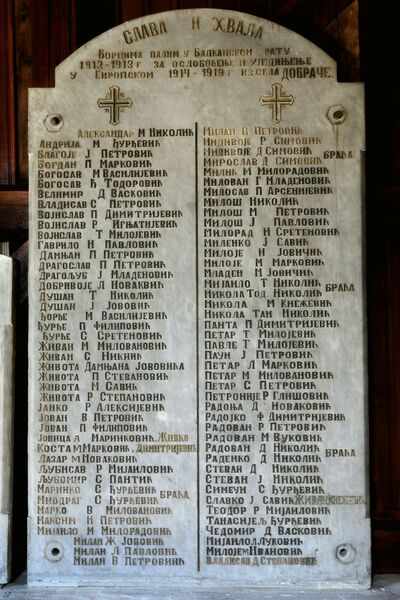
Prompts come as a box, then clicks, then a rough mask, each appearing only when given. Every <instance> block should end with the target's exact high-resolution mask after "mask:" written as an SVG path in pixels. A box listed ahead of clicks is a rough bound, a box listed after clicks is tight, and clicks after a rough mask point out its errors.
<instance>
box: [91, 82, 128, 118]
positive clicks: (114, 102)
mask: <svg viewBox="0 0 400 600" xmlns="http://www.w3.org/2000/svg"><path fill="white" fill-rule="evenodd" d="M97 106H99V107H100V108H104V110H105V111H107V112H108V113H110V123H111V124H112V125H118V124H119V123H120V122H121V120H120V117H121V112H123V111H124V110H125V108H129V107H130V106H132V100H131V98H125V97H124V94H123V93H122V92H121V89H120V87H119V86H118V85H112V86H111V87H110V89H109V91H108V93H107V94H106V97H105V98H99V99H98V100H97Z"/></svg>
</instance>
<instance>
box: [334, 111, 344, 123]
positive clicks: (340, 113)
mask: <svg viewBox="0 0 400 600" xmlns="http://www.w3.org/2000/svg"><path fill="white" fill-rule="evenodd" d="M332 116H333V118H334V119H336V120H337V121H340V119H343V117H344V112H343V111H342V110H335V112H334V113H333V115H332Z"/></svg>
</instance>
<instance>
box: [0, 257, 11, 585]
mask: <svg viewBox="0 0 400 600" xmlns="http://www.w3.org/2000/svg"><path fill="white" fill-rule="evenodd" d="M0 298H1V312H0V584H1V583H7V582H8V581H9V580H10V574H11V526H12V461H13V451H12V444H13V435H12V431H13V375H14V371H13V366H14V340H13V327H14V326H13V261H12V258H10V257H9V256H5V255H4V254H0Z"/></svg>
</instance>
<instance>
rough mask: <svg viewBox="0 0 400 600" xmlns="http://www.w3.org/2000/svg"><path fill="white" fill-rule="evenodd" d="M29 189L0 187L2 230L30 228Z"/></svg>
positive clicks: (0, 220)
mask: <svg viewBox="0 0 400 600" xmlns="http://www.w3.org/2000/svg"><path fill="white" fill-rule="evenodd" d="M28 204H29V202H28V190H27V189H15V188H12V189H1V188H0V230H1V231H15V230H21V229H28V227H29V210H28Z"/></svg>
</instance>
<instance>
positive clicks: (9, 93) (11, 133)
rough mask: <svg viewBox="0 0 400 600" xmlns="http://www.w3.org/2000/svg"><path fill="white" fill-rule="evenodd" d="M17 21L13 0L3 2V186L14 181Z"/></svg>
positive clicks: (0, 22)
mask: <svg viewBox="0 0 400 600" xmlns="http://www.w3.org/2000/svg"><path fill="white" fill-rule="evenodd" d="M13 31H14V24H13V3H12V0H3V1H2V2H0V36H1V40H2V51H1V52H0V98H1V100H0V185H1V184H3V185H4V184H5V185H7V184H13V183H15V178H16V173H15V164H16V161H15V110H14V36H13Z"/></svg>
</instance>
